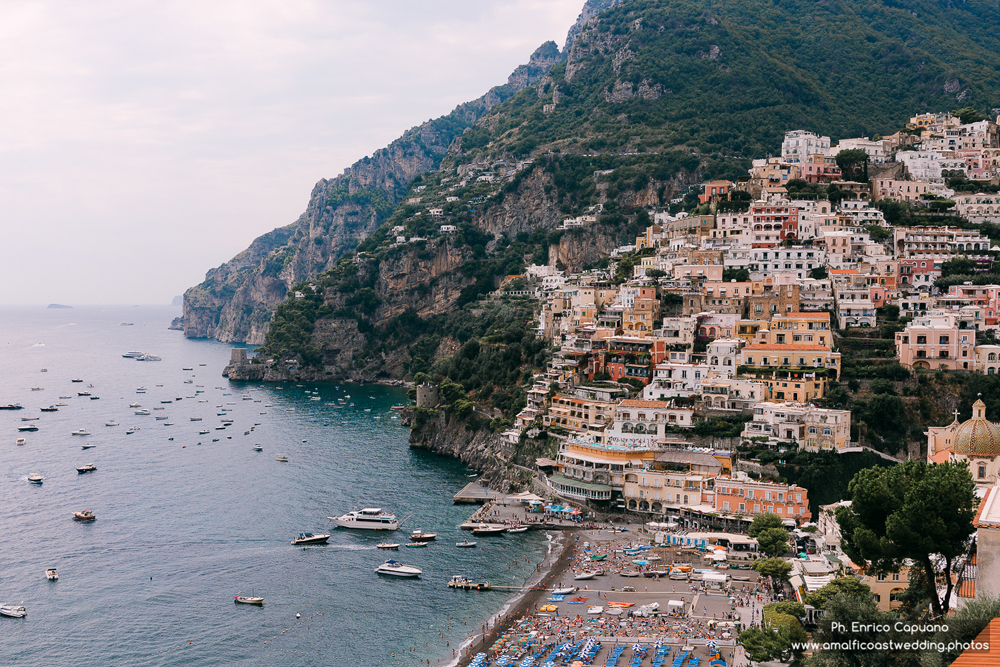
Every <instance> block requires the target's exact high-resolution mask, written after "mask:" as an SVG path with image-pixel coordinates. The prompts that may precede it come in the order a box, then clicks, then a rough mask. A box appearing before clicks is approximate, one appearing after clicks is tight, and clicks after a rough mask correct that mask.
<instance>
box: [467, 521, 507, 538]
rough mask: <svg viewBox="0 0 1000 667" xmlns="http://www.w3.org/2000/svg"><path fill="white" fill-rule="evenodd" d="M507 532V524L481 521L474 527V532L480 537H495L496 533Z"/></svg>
mask: <svg viewBox="0 0 1000 667" xmlns="http://www.w3.org/2000/svg"><path fill="white" fill-rule="evenodd" d="M505 532H507V526H499V525H490V524H486V523H481V524H479V525H478V526H477V527H475V528H473V529H472V534H473V535H476V536H478V537H494V536H496V535H503V534H504V533H505Z"/></svg>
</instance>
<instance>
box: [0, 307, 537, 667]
mask: <svg viewBox="0 0 1000 667" xmlns="http://www.w3.org/2000/svg"><path fill="white" fill-rule="evenodd" d="M178 314H179V309H177V308H167V307H143V308H125V307H105V308H98V307H92V308H75V309H72V310H48V309H44V308H0V368H2V369H3V370H2V372H3V376H2V377H3V384H2V386H0V404H6V403H13V402H19V403H21V404H22V405H24V406H25V409H23V410H19V411H0V492H2V495H3V502H2V503H0V604H15V603H21V602H22V601H23V603H24V605H25V606H26V607H27V608H28V616H27V618H24V619H12V618H4V617H0V636H2V637H3V641H2V642H0V664H3V665H37V666H40V667H41V666H44V667H49V666H53V665H278V664H281V665H416V664H426V662H425V661H426V660H430V661H431V664H432V665H436V664H438V662H439V661H440V662H441V663H442V664H444V663H447V662H450V660H451V649H452V648H456V647H458V646H459V645H460V644H461V643H462V642H463V641H464V640H465V638H466V637H467V635H468V633H469V632H470V631H471V630H472V629H478V628H479V626H480V625H481V624H482V623H483V622H484V621H485V619H486V618H488V617H489V616H490V615H491V614H493V613H495V612H496V611H497V610H498V609H499V608H500V607H501V606H502V605H503V604H504V602H505V601H506V595H505V594H502V593H496V592H494V593H485V594H483V593H480V594H475V593H466V592H459V591H451V590H449V589H448V588H447V587H446V586H445V583H446V582H447V580H448V579H449V578H450V576H451V575H452V574H466V575H468V576H470V577H472V578H475V579H482V580H489V581H491V582H493V583H494V584H505V583H508V584H509V583H518V584H519V583H521V582H522V581H524V579H525V578H526V577H527V576H528V575H529V574H530V573H532V572H533V571H534V563H536V562H538V561H539V560H540V559H541V557H542V554H543V552H544V550H545V548H546V538H545V536H544V535H542V534H537V533H528V534H525V535H521V536H509V537H503V538H492V539H485V540H484V539H480V540H479V547H478V548H476V549H468V550H464V549H462V550H460V549H456V548H455V546H454V543H455V541H456V540H459V539H462V537H463V536H464V534H463V533H462V531H460V530H459V529H458V527H457V526H458V524H459V523H461V521H462V520H464V519H465V518H466V517H467V516H468V514H469V513H470V512H471V508H470V507H467V506H466V507H463V506H454V505H453V504H452V503H451V496H452V495H453V494H454V493H455V492H456V491H457V490H458V489H460V488H461V487H462V486H463V485H464V484H466V483H467V482H468V481H469V475H470V474H472V471H470V470H468V469H466V468H465V467H464V466H462V465H461V464H459V463H457V462H455V461H453V460H450V459H444V458H440V457H436V456H433V455H429V454H425V453H422V452H414V451H411V450H410V449H409V448H408V446H407V436H408V431H407V429H405V428H403V427H401V426H400V425H399V421H398V420H396V419H393V418H392V417H393V413H392V411H391V410H390V409H389V408H390V406H391V405H393V404H395V403H397V402H400V401H401V400H404V398H405V396H404V395H403V392H402V391H401V390H398V389H391V388H384V387H378V386H371V385H368V386H357V385H345V386H341V387H339V388H337V387H335V386H332V385H329V386H325V385H315V386H313V385H309V386H306V387H297V386H295V385H284V386H267V387H260V386H256V385H245V384H239V383H230V382H229V381H228V380H226V379H225V378H223V377H222V376H221V375H220V372H221V370H222V368H223V366H224V365H225V363H226V361H227V359H228V357H229V349H230V347H229V346H227V345H221V344H219V343H214V342H210V341H193V340H186V339H185V338H184V337H183V336H182V334H181V333H180V332H177V331H168V330H167V329H166V327H167V324H168V323H169V322H170V319H171V318H172V317H174V316H176V315H178ZM123 320H127V321H129V322H134V326H119V322H121V321H123ZM129 350H142V351H146V352H150V353H154V354H157V355H159V356H161V357H162V359H163V360H162V361H160V362H137V361H134V360H132V359H124V358H122V356H121V355H122V354H123V353H124V352H126V351H129ZM200 364H205V365H204V366H202V365H200ZM42 368H46V369H48V372H46V373H42V372H40V369H42ZM185 368H190V369H192V370H188V371H185V370H183V369H185ZM73 378H82V379H83V380H84V382H83V383H82V384H80V383H72V382H71V379H73ZM186 379H191V380H192V381H193V382H192V383H191V384H186V383H185V382H184V381H185V380H186ZM88 384H93V385H94V386H93V388H89V389H88V388H87V385H88ZM199 385H203V386H199ZM140 386H142V387H146V388H147V391H146V393H145V394H137V393H136V388H138V387H140ZM32 387H42V388H43V390H42V391H32V390H31V388H32ZM84 390H89V391H91V392H92V394H93V395H94V396H99V397H100V399H99V400H89V399H88V398H86V397H78V396H77V395H76V394H77V391H84ZM197 390H203V391H204V393H199V394H196V393H195V392H196V391H197ZM313 390H318V392H319V393H318V394H316V395H318V396H319V397H320V398H321V400H318V401H315V400H310V398H311V397H312V396H313V394H311V393H307V391H313ZM243 395H250V396H252V397H253V400H242V398H241V397H242V396H243ZM347 395H350V398H346V396H347ZM60 396H72V398H69V399H62V400H60V398H59V397H60ZM178 397H180V398H181V399H182V400H179V401H178V400H176V399H177V398H178ZM337 398H345V403H344V405H345V406H346V405H347V404H349V403H354V406H353V407H349V406H348V407H344V408H342V409H338V408H336V407H333V406H331V405H327V403H336V402H337ZM200 399H204V400H207V402H204V403H203V402H199V401H200ZM163 400H173V401H174V402H172V403H161V401H163ZM58 402H64V403H67V404H68V405H67V406H66V407H61V408H60V409H59V411H58V412H55V413H41V412H39V410H38V408H39V407H41V406H48V405H50V404H54V403H58ZM133 402H138V403H141V404H142V406H143V407H146V408H149V409H150V411H151V412H152V414H151V415H150V416H136V415H134V414H133V413H134V410H133V409H132V408H130V407H128V406H129V404H130V403H133ZM217 406H222V407H224V408H229V409H230V411H227V412H226V413H225V414H226V416H227V417H231V418H232V419H233V420H234V424H233V425H231V426H229V427H228V428H227V429H225V430H224V431H218V430H215V427H216V426H217V425H219V424H220V422H221V420H222V419H223V418H224V417H222V416H219V414H218V413H221V412H223V410H222V409H219V408H218V407H217ZM266 406H270V407H266ZM154 407H163V408H164V409H163V410H153V409H152V408H154ZM366 410H370V412H368V411H366ZM36 416H38V417H41V418H40V419H39V420H38V421H35V422H30V423H33V424H36V425H38V427H39V431H37V432H35V433H23V434H18V432H17V427H18V426H21V425H23V424H24V423H28V422H23V423H22V421H21V417H36ZM155 416H166V417H168V419H167V420H159V421H158V420H155ZM191 417H201V418H202V421H197V422H193V421H191V420H190V418H191ZM110 420H114V421H117V422H118V423H119V424H120V426H116V427H106V426H105V425H104V424H105V422H107V421H110ZM258 422H259V425H258V426H256V427H254V424H255V423H258ZM167 424H171V425H167ZM130 426H138V427H140V430H139V431H138V432H136V433H135V434H133V435H126V429H127V428H129V427H130ZM251 427H254V431H252V432H250V433H249V435H247V434H246V431H248V430H249V429H250V428H251ZM80 428H85V429H87V430H88V431H90V433H91V435H90V436H89V437H79V436H72V435H70V432H71V431H73V430H76V429H80ZM204 429H209V433H208V434H207V435H200V434H199V430H204ZM19 435H20V437H24V438H25V439H26V440H27V444H26V445H24V446H20V447H19V446H16V445H15V440H16V439H17V438H18V437H19ZM170 438H173V440H172V441H171V440H170ZM214 439H218V442H213V440H214ZM84 443H86V444H95V445H97V446H96V447H95V448H93V449H88V450H86V451H83V450H82V449H81V445H82V444H84ZM256 443H259V444H261V445H262V446H263V447H264V451H263V452H259V453H258V452H255V451H253V450H252V446H253V445H254V444H256ZM279 453H285V454H287V456H288V457H289V459H290V461H289V463H279V462H277V461H276V460H275V457H276V456H277V455H278V454H279ZM86 463H94V464H95V465H96V466H97V467H98V470H97V472H93V473H89V474H85V475H79V474H77V472H76V470H75V468H76V467H78V466H81V465H83V464H86ZM29 472H39V473H41V474H42V475H44V476H45V482H44V483H43V484H42V485H41V486H36V485H32V484H29V483H28V482H27V475H28V473H29ZM371 505H375V506H383V507H386V508H389V509H391V510H393V511H395V512H396V514H397V515H399V516H400V518H402V517H404V516H406V515H408V514H411V513H412V515H413V517H412V518H411V519H409V520H408V521H406V523H405V524H404V526H403V529H401V530H400V531H399V532H397V533H395V534H394V541H398V542H406V541H407V540H406V539H405V536H406V534H407V533H406V531H407V530H414V529H418V528H419V529H422V530H425V531H435V532H438V533H439V537H438V540H437V542H435V543H432V544H431V546H430V547H428V548H426V549H413V550H411V549H401V550H400V552H399V554H398V556H395V557H397V558H398V559H399V560H401V561H403V562H405V563H407V564H412V565H416V566H417V567H420V568H421V569H423V571H424V576H423V577H422V578H421V579H420V580H387V579H384V578H381V577H378V576H376V575H375V574H374V573H373V569H374V568H375V567H376V566H377V565H378V564H379V563H381V562H382V561H383V560H385V558H386V557H387V556H386V554H384V553H383V552H380V551H378V550H377V549H375V544H376V543H378V542H379V541H381V540H382V539H383V538H384V537H385V534H384V533H383V534H381V535H378V536H376V535H374V534H367V531H365V532H353V531H345V530H338V529H333V526H332V524H331V523H330V522H329V521H327V520H326V517H327V516H328V515H333V514H335V513H336V514H340V513H343V512H345V511H347V510H350V509H353V508H355V507H366V506H371ZM82 509H91V510H93V511H94V512H95V513H96V514H97V517H98V519H97V521H96V522H94V523H92V524H80V523H77V522H75V521H73V520H72V518H71V512H72V511H75V510H82ZM300 531H314V532H332V533H333V537H332V538H331V539H330V543H329V545H328V546H325V547H313V548H306V549H303V548H301V547H293V546H291V545H290V544H289V541H290V540H291V538H292V537H294V536H295V535H296V534H297V533H298V532H300ZM390 553H392V552H390ZM524 555H527V556H528V557H529V562H528V563H526V564H525V563H524V561H523V560H522V564H520V565H516V566H515V565H513V562H514V560H515V557H516V556H524ZM48 567H56V568H58V571H59V575H60V579H59V581H56V582H50V581H47V580H46V579H45V577H44V570H45V568H48ZM239 591H242V592H244V593H247V594H249V593H250V592H251V591H253V592H255V593H256V594H257V595H260V596H263V597H264V598H265V599H266V602H265V606H264V607H263V608H256V607H247V606H243V605H236V604H234V603H233V595H234V594H235V593H237V592H239ZM296 612H299V613H301V614H302V618H301V619H300V620H299V621H296V619H295V614H296ZM439 633H443V634H444V637H443V638H442V637H441V635H440V634H439ZM446 641H450V643H451V647H450V648H447V647H446V646H445V642H446ZM413 648H416V650H415V651H413V650H411V649H413ZM393 653H395V656H393V655H392V654H393Z"/></svg>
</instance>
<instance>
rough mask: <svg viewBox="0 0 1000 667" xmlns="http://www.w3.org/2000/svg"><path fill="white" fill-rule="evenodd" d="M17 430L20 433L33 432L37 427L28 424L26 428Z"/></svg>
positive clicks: (22, 427)
mask: <svg viewBox="0 0 1000 667" xmlns="http://www.w3.org/2000/svg"><path fill="white" fill-rule="evenodd" d="M17 430H18V431H22V432H26V431H31V432H33V431H37V430H38V427H37V426H35V425H34V424H28V425H27V426H18V427H17Z"/></svg>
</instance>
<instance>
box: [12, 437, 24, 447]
mask: <svg viewBox="0 0 1000 667" xmlns="http://www.w3.org/2000/svg"><path fill="white" fill-rule="evenodd" d="M24 443H25V439H24V438H18V439H17V440H16V441H14V444H15V445H23V444H24Z"/></svg>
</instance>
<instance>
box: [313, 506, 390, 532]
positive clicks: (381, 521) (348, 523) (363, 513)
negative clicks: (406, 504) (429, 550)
mask: <svg viewBox="0 0 1000 667" xmlns="http://www.w3.org/2000/svg"><path fill="white" fill-rule="evenodd" d="M326 518H327V519H329V520H330V521H333V522H334V523H335V524H337V525H338V526H340V527H341V528H361V529H364V530H396V529H397V528H399V521H398V520H397V519H396V515H395V514H393V513H391V512H385V511H383V510H382V508H381V507H367V508H365V509H362V510H355V511H353V512H348V513H347V514H344V515H343V516H328V517H326Z"/></svg>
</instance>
